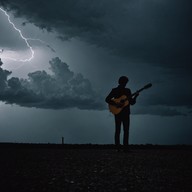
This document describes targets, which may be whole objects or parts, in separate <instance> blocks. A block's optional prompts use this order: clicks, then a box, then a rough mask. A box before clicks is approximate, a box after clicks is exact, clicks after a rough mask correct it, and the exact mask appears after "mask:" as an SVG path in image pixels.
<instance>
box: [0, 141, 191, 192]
mask: <svg viewBox="0 0 192 192" xmlns="http://www.w3.org/2000/svg"><path fill="white" fill-rule="evenodd" d="M16 191H18V192H24V191H26V192H32V191H34V192H43V191H50V192H62V191H65V192H67V191H70V192H72V191H77V192H79V191H83V192H86V191H90V192H91V191H94V192H100V191H101V192H104V191H114V192H118V191H122V192H124V191H130V192H132V191H136V192H140V191H143V192H144V191H145V192H147V191H150V192H160V191H161V192H166V191H169V192H185V191H187V192H191V191H192V152H191V147H173V148H172V147H163V148H161V147H151V146H150V147H134V146H132V149H131V151H130V152H127V153H125V152H116V151H115V149H114V148H113V146H109V147H106V146H93V147H92V146H89V147H86V146H78V147H77V146H76V147H74V146H65V145H63V146H62V147H61V145H60V146H59V145H57V146H52V145H47V146H46V147H45V145H44V146H43V145H42V146H41V145H36V146H35V145H18V146H17V145H5V144H0V192H16Z"/></svg>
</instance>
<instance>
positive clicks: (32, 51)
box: [0, 7, 35, 62]
mask: <svg viewBox="0 0 192 192" xmlns="http://www.w3.org/2000/svg"><path fill="white" fill-rule="evenodd" d="M0 10H1V11H2V12H3V13H4V14H5V15H6V16H7V19H8V21H9V23H10V24H11V25H12V26H13V28H14V29H15V30H16V31H17V32H18V33H19V35H20V37H21V38H22V39H23V40H24V41H25V43H26V45H27V47H28V48H29V49H30V52H31V56H30V57H29V58H28V59H15V58H12V57H6V58H7V59H10V60H13V61H21V62H28V61H31V60H32V59H33V58H34V54H35V52H34V50H33V48H32V47H31V46H30V44H29V42H28V39H27V38H26V37H24V36H23V34H22V32H21V30H20V29H18V28H17V27H16V26H15V24H14V23H13V22H12V21H11V19H10V16H9V15H8V13H7V12H6V11H5V10H4V9H2V8H1V7H0Z"/></svg>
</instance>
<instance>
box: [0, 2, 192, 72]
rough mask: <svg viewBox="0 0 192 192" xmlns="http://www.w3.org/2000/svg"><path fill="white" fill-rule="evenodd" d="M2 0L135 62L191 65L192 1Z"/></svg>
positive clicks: (65, 34)
mask: <svg viewBox="0 0 192 192" xmlns="http://www.w3.org/2000/svg"><path fill="white" fill-rule="evenodd" d="M0 2H1V4H2V5H3V6H5V7H7V8H8V9H10V10H11V11H14V13H15V15H16V16H19V17H25V18H26V19H27V20H28V21H29V22H31V23H34V24H35V25H37V26H39V27H40V28H45V29H47V30H48V31H56V32H58V34H59V37H60V38H61V39H66V38H71V37H78V38H80V39H82V40H83V41H87V42H89V43H92V44H96V45H97V46H102V47H105V48H107V49H109V50H110V51H111V52H112V53H115V54H118V55H122V56H125V57H128V58H129V59H130V60H133V61H141V62H146V63H153V64H158V65H163V67H173V68H175V67H183V66H185V68H186V69H188V68H190V69H191V61H192V56H191V54H190V47H191V44H192V37H191V33H192V27H191V23H192V13H191V10H190V7H191V4H192V3H191V1H190V0H184V1H180V0H169V1H165V0H160V1H155V0H153V1H151V0H150V1H149V0H145V1H142V0H137V1H135V0H130V1H117V0H111V1H106V0H97V1H89V0H65V1H62V0H55V1H45V0H33V1H25V0H0Z"/></svg>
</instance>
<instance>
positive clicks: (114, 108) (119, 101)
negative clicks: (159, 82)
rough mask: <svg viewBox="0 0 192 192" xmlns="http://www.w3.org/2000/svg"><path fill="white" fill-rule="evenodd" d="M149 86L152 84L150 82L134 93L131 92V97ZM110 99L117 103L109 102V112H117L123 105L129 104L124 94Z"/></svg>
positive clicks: (115, 113)
mask: <svg viewBox="0 0 192 192" xmlns="http://www.w3.org/2000/svg"><path fill="white" fill-rule="evenodd" d="M151 86H152V84H151V83H148V84H147V85H145V86H144V87H143V88H141V89H139V90H137V91H136V92H135V93H133V94H131V97H133V96H134V95H136V94H138V93H139V92H141V91H143V90H145V89H148V88H150V87H151ZM112 101H114V102H115V103H116V104H117V105H111V104H109V111H110V112H111V113H113V114H114V115H117V114H119V113H120V112H121V111H122V109H123V108H124V107H126V106H127V105H129V100H128V98H127V96H126V95H122V96H121V97H119V98H116V99H115V98H113V99H112Z"/></svg>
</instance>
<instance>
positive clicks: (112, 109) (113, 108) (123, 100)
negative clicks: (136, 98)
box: [109, 95, 129, 115]
mask: <svg viewBox="0 0 192 192" xmlns="http://www.w3.org/2000/svg"><path fill="white" fill-rule="evenodd" d="M112 100H113V101H114V102H115V103H116V104H123V105H122V107H116V106H114V105H110V104H109V111H110V112H111V113H113V114H114V115H117V114H119V113H120V112H121V111H122V109H123V108H124V107H126V106H127V105H129V101H128V99H127V96H126V95H122V96H121V97H119V98H116V99H112Z"/></svg>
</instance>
